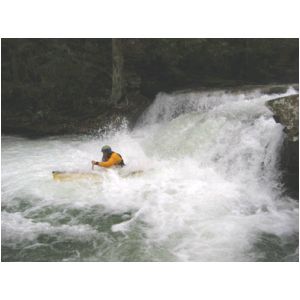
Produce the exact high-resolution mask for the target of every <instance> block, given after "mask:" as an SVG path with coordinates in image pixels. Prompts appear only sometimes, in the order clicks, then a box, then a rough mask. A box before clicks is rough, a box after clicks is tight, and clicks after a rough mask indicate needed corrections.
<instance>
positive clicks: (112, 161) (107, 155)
mask: <svg viewBox="0 0 300 300" xmlns="http://www.w3.org/2000/svg"><path fill="white" fill-rule="evenodd" d="M101 151H102V153H103V156H102V161H101V162H98V161H95V160H92V168H94V166H99V167H104V168H110V167H112V166H119V167H124V166H125V163H124V161H123V158H122V156H121V155H120V154H119V153H116V152H114V151H112V150H111V147H110V146H107V145H106V146H103V147H102V149H101Z"/></svg>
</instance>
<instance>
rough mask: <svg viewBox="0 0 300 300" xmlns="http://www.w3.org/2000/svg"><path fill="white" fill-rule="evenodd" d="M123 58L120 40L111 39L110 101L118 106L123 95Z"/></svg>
mask: <svg viewBox="0 0 300 300" xmlns="http://www.w3.org/2000/svg"><path fill="white" fill-rule="evenodd" d="M123 69H124V58H123V51H122V39H112V90H111V100H112V102H113V103H114V104H118V103H119V102H120V100H121V99H122V97H123V94H124V76H123V71H124V70H123Z"/></svg>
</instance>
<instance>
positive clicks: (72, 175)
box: [52, 171, 101, 181]
mask: <svg viewBox="0 0 300 300" xmlns="http://www.w3.org/2000/svg"><path fill="white" fill-rule="evenodd" d="M52 176H53V179H54V180H55V181H73V180H78V179H86V180H101V175H100V174H97V173H92V172H89V173H87V172H61V171H53V172H52Z"/></svg>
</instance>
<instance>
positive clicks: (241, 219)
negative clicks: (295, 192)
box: [1, 88, 299, 261]
mask: <svg viewBox="0 0 300 300" xmlns="http://www.w3.org/2000/svg"><path fill="white" fill-rule="evenodd" d="M295 93H297V91H295V90H294V89H293V88H288V89H287V91H286V93H283V94H272V95H267V94H264V93H262V92H261V91H260V90H259V89H254V90H247V91H235V92H233V91H232V92H230V91H220V90H219V91H206V92H203V91H202V92H201V91H198V92H182V93H174V94H164V93H161V94H159V95H157V97H156V99H155V101H154V102H153V104H152V105H151V106H150V107H149V108H148V109H147V111H146V112H145V113H144V114H143V116H141V118H140V120H139V122H138V124H137V126H136V127H135V128H134V129H132V130H129V129H128V128H127V126H126V122H124V126H123V127H122V128H120V129H118V130H114V129H113V128H107V131H106V133H105V134H104V135H98V134H94V135H89V136H87V135H86V136H54V137H47V138H40V139H27V138H22V137H15V136H2V169H1V171H2V176H1V179H2V185H1V194H2V206H1V211H2V212H1V217H2V226H1V232H2V238H1V239H2V261H298V259H299V254H298V243H299V241H298V232H299V227H298V222H299V210H298V201H297V199H291V198H289V197H288V196H286V195H285V194H284V193H283V188H282V185H281V184H280V172H279V170H278V159H279V151H280V148H281V146H282V142H283V131H282V129H283V128H282V125H280V124H278V123H276V122H275V121H274V120H273V118H272V113H271V112H270V110H269V109H268V108H267V107H266V106H265V102H266V101H267V100H270V99H273V98H277V97H279V96H284V95H290V94H295ZM104 144H109V145H111V147H112V148H113V150H115V151H117V152H119V153H121V154H122V156H123V158H124V161H125V163H126V165H127V166H126V167H125V168H123V169H122V170H116V169H115V170H113V169H110V170H100V169H99V168H98V170H97V172H99V173H101V182H95V181H93V180H77V181H71V182H56V181H54V180H53V179H52V175H51V172H52V171H53V170H64V171H75V170H76V171H78V170H79V171H84V172H88V171H89V170H90V169H91V163H90V162H91V160H92V159H95V160H100V159H101V147H102V145H104ZM135 170H142V171H143V173H138V174H136V175H132V176H124V174H125V175H126V174H128V173H129V172H131V171H135ZM95 172H96V171H95Z"/></svg>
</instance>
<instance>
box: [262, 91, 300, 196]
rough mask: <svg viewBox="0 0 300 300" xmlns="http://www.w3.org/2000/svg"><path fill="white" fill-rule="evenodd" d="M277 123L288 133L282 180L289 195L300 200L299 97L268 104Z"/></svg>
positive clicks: (282, 157) (272, 101) (285, 142)
mask: <svg viewBox="0 0 300 300" xmlns="http://www.w3.org/2000/svg"><path fill="white" fill-rule="evenodd" d="M267 105H268V107H269V108H270V109H271V110H272V111H273V113H274V119H275V121H276V122H278V123H281V124H282V125H283V126H284V132H285V133H286V136H285V141H284V145H283V148H282V152H281V162H280V163H281V169H282V179H283V183H284V184H285V187H286V190H287V193H288V194H289V195H290V196H292V197H294V198H297V199H298V198H299V95H293V96H288V97H283V98H278V99H275V100H271V101H268V102H267Z"/></svg>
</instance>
